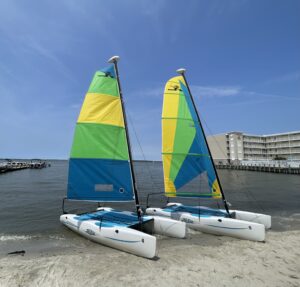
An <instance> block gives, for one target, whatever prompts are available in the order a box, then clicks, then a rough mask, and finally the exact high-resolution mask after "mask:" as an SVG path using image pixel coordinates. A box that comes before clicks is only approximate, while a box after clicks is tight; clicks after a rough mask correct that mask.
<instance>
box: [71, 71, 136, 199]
mask: <svg viewBox="0 0 300 287" xmlns="http://www.w3.org/2000/svg"><path fill="white" fill-rule="evenodd" d="M67 197H68V198H69V199H76V200H90V201H100V202H103V201H131V200H134V195H133V184H132V177H131V169H130V162H129V154H128V143H127V138H126V132H125V126H124V115H123V110H122V104H121V98H120V93H119V87H118V81H117V78H116V73H115V68H114V65H111V66H109V67H108V68H106V69H102V70H100V71H97V72H96V73H95V75H94V77H93V80H92V82H91V84H90V87H89V89H88V92H87V94H86V96H85V99H84V102H83V105H82V107H81V111H80V114H79V117H78V120H77V124H76V128H75V135H74V139H73V145H72V149H71V155H70V160H69V178H68V194H67Z"/></svg>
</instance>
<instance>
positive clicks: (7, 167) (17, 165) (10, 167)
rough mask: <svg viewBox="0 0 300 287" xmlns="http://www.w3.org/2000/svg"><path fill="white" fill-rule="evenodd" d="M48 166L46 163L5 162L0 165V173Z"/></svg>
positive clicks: (40, 161)
mask: <svg viewBox="0 0 300 287" xmlns="http://www.w3.org/2000/svg"><path fill="white" fill-rule="evenodd" d="M47 166H50V164H47V162H46V161H42V160H38V161H12V160H7V161H6V162H2V163H0V173H5V172H10V171H16V170H21V169H26V168H31V169H41V168H45V167H47Z"/></svg>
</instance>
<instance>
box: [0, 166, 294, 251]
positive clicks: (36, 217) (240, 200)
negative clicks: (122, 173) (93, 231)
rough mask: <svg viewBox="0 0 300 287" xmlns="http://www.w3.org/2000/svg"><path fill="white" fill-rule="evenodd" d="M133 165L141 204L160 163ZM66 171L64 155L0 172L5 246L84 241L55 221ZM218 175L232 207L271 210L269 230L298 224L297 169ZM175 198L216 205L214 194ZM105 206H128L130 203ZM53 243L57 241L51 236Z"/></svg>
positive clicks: (158, 199)
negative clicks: (38, 164)
mask: <svg viewBox="0 0 300 287" xmlns="http://www.w3.org/2000/svg"><path fill="white" fill-rule="evenodd" d="M135 171H136V178H137V185H138V189H139V194H140V201H141V203H142V205H143V206H144V207H145V206H146V199H147V194H148V193H151V192H162V191H163V175H162V165H161V163H160V162H135ZM67 172H68V162H67V161H51V167H47V168H44V169H40V170H38V169H25V170H20V171H15V172H10V173H5V174H0V194H1V200H0V246H1V243H2V246H4V245H3V243H6V247H7V248H15V247H16V246H15V244H16V243H18V244H19V243H20V242H24V241H26V240H27V239H34V240H45V242H47V244H48V245H47V246H49V240H50V241H51V239H56V240H65V239H68V241H69V242H70V241H73V242H71V243H72V244H90V243H84V242H88V241H86V240H85V241H81V238H79V237H78V236H75V235H74V233H72V232H70V231H69V230H67V229H66V228H65V227H63V226H62V225H61V224H60V222H59V216H60V215H61V213H62V211H61V204H62V198H63V197H64V196H65V195H66V186H67ZM219 176H220V179H221V182H222V186H223V189H224V191H225V194H226V197H227V200H228V201H229V202H230V203H231V204H232V207H233V208H235V209H240V210H248V211H254V212H263V213H266V214H270V215H272V216H273V222H272V223H273V230H275V231H284V230H293V229H300V176H299V175H285V174H272V173H259V172H248V171H233V170H220V171H219ZM175 201H176V200H175ZM178 201H181V202H183V203H187V204H188V203H190V204H194V205H199V203H201V204H202V205H210V206H213V207H216V206H217V205H216V201H214V200H201V201H200V202H199V200H198V199H186V200H185V199H178ZM149 203H150V204H151V205H152V206H162V205H163V204H165V203H166V199H165V198H164V197H163V196H162V195H160V196H153V197H151V200H150V202H149ZM219 203H220V204H221V202H219ZM110 206H112V207H116V208H121V209H124V210H125V209H126V210H134V204H133V203H126V204H122V205H120V204H110ZM95 207H96V204H94V203H84V204H83V203H74V202H68V203H67V204H66V209H67V210H70V209H72V210H75V211H80V212H82V211H85V210H93V209H95ZM47 240H48V241H47ZM52 242H53V241H52ZM55 242H56V241H55ZM22 244H23V245H22V246H24V243H22ZM55 244H56V245H57V246H58V245H59V244H58V243H57V242H56V243H55ZM45 246H46V245H44V248H45ZM27 247H28V246H27Z"/></svg>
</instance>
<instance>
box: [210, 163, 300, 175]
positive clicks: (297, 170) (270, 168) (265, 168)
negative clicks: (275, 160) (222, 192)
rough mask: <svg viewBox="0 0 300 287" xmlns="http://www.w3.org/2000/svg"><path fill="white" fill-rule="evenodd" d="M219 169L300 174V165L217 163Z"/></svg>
mask: <svg viewBox="0 0 300 287" xmlns="http://www.w3.org/2000/svg"><path fill="white" fill-rule="evenodd" d="M216 167H217V168H218V169H233V170H248V171H260V172H273V173H285V174H300V167H291V166H280V165H255V164H254V165H237V164H216Z"/></svg>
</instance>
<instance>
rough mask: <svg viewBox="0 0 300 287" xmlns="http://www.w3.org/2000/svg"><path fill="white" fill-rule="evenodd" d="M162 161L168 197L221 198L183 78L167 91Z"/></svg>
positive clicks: (169, 84)
mask: <svg viewBox="0 0 300 287" xmlns="http://www.w3.org/2000/svg"><path fill="white" fill-rule="evenodd" d="M162 159H163V168H164V183H165V194H166V196H168V197H172V196H180V197H204V198H211V197H214V198H220V197H221V194H220V188H219V185H218V182H217V179H216V173H215V171H214V168H213V163H212V158H211V156H210V154H209V150H208V147H207V146H206V142H205V138H204V134H203V132H202V130H201V126H200V122H199V119H198V116H197V113H196V110H195V108H194V106H193V102H192V99H191V96H190V94H189V91H188V88H187V85H186V83H185V80H184V78H183V77H182V76H177V77H174V78H172V79H170V80H169V81H168V82H167V83H166V87H165V92H164V103H163V113H162Z"/></svg>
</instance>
